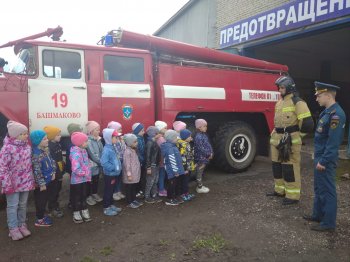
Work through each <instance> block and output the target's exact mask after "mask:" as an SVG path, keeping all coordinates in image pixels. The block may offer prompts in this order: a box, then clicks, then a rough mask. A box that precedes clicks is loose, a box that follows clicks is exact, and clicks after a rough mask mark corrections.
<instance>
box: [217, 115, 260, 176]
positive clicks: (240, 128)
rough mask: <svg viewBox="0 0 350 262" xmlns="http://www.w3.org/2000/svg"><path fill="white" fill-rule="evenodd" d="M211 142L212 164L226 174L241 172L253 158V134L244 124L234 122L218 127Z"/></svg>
mask: <svg viewBox="0 0 350 262" xmlns="http://www.w3.org/2000/svg"><path fill="white" fill-rule="evenodd" d="M213 142H214V162H215V164H216V165H217V166H218V167H219V168H221V169H223V170H224V171H226V172H234V173H237V172H242V171H244V170H246V169H247V168H248V167H249V166H250V165H251V164H252V162H253V160H254V158H255V154H256V136H255V132H254V130H253V128H252V127H251V126H250V125H249V124H247V123H245V122H241V121H236V122H231V123H227V124H225V125H224V126H222V127H220V128H219V130H218V131H217V132H216V133H215V137H214V141H213Z"/></svg>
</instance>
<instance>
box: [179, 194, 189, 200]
mask: <svg viewBox="0 0 350 262" xmlns="http://www.w3.org/2000/svg"><path fill="white" fill-rule="evenodd" d="M181 198H182V200H183V201H185V202H187V201H190V200H191V198H190V197H189V196H188V194H184V195H181Z"/></svg>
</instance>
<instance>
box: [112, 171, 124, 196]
mask: <svg viewBox="0 0 350 262" xmlns="http://www.w3.org/2000/svg"><path fill="white" fill-rule="evenodd" d="M114 178H116V179H117V181H116V183H115V185H114V189H113V193H118V192H121V191H122V185H123V181H122V180H123V178H122V174H120V175H119V176H116V177H114Z"/></svg>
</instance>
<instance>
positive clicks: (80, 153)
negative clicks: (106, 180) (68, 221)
mask: <svg viewBox="0 0 350 262" xmlns="http://www.w3.org/2000/svg"><path fill="white" fill-rule="evenodd" d="M71 141H72V143H73V146H72V147H71V149H70V155H69V157H70V161H71V163H72V174H71V179H70V183H71V190H72V193H71V194H72V195H71V201H72V202H71V204H72V208H73V222H74V223H77V224H79V223H82V222H84V221H85V222H89V221H91V220H92V219H91V217H90V213H89V210H88V209H87V205H86V198H87V187H88V185H89V183H90V182H91V170H90V166H89V157H88V154H87V152H86V148H87V145H88V136H87V135H85V134H84V133H82V132H74V133H73V134H72V135H71Z"/></svg>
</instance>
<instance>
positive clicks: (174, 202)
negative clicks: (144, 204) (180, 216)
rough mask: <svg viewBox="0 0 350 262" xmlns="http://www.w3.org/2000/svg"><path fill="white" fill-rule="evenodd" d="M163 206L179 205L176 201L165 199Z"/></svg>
mask: <svg viewBox="0 0 350 262" xmlns="http://www.w3.org/2000/svg"><path fill="white" fill-rule="evenodd" d="M165 204H166V205H167V206H178V205H179V202H178V201H177V200H176V199H167V200H166V201H165Z"/></svg>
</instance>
